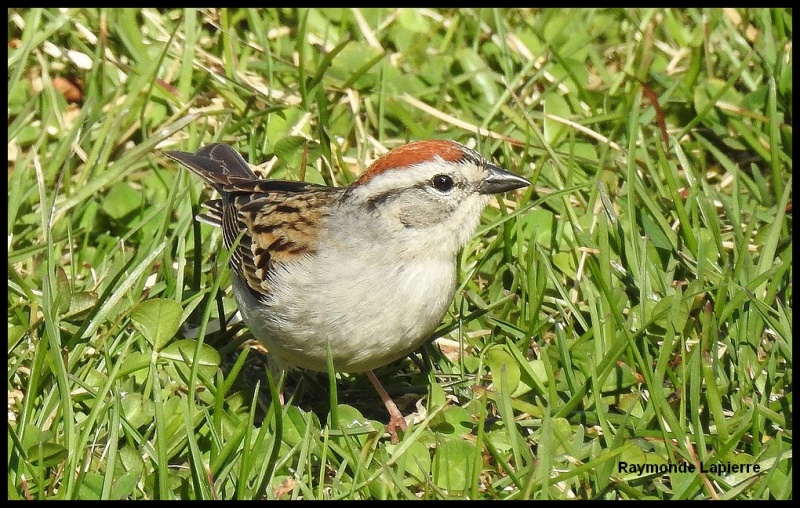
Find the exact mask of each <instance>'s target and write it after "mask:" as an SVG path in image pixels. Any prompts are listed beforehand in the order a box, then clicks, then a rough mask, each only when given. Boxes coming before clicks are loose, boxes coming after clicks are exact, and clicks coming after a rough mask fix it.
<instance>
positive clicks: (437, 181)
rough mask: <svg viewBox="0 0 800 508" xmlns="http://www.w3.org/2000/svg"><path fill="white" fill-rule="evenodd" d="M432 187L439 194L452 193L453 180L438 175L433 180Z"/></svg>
mask: <svg viewBox="0 0 800 508" xmlns="http://www.w3.org/2000/svg"><path fill="white" fill-rule="evenodd" d="M431 185H433V188H434V189H436V190H438V191H439V192H450V191H451V190H453V185H454V184H453V179H452V178H450V177H449V176H447V175H436V176H434V177H433V178H431Z"/></svg>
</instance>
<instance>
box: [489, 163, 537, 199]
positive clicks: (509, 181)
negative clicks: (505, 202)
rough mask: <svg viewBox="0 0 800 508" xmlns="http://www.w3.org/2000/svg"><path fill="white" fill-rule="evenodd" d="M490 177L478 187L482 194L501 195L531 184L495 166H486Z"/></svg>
mask: <svg viewBox="0 0 800 508" xmlns="http://www.w3.org/2000/svg"><path fill="white" fill-rule="evenodd" d="M486 172H487V173H488V175H487V176H486V178H484V179H483V181H482V182H481V183H480V184H479V185H478V192H479V193H481V194H499V193H501V192H506V191H510V190H514V189H521V188H523V187H527V186H528V185H530V184H531V182H529V181H528V180H526V179H524V178H522V177H521V176H517V175H515V174H514V173H509V172H508V171H506V170H505V169H501V168H498V167H497V166H495V165H494V164H487V165H486Z"/></svg>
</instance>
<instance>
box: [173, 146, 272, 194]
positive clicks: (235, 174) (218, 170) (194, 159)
mask: <svg viewBox="0 0 800 508" xmlns="http://www.w3.org/2000/svg"><path fill="white" fill-rule="evenodd" d="M164 155H166V156H167V157H169V158H170V159H174V160H176V161H178V162H180V163H181V164H183V165H184V166H186V167H187V168H189V169H191V170H192V171H194V172H195V173H196V174H197V175H199V176H200V177H201V178H202V179H203V180H205V181H207V182H208V183H210V184H211V185H213V186H214V187H216V188H217V190H222V188H223V187H225V186H229V185H235V184H237V183H240V182H242V181H252V180H257V179H258V177H257V176H256V174H255V173H253V170H252V169H250V166H248V165H247V161H245V160H244V159H243V158H242V156H241V155H239V152H237V151H236V150H234V149H233V148H232V147H230V146H228V145H223V144H221V143H212V144H210V145H206V146H204V147H203V148H201V149H200V150H198V151H197V152H195V153H188V152H180V151H177V150H170V151H166V152H164Z"/></svg>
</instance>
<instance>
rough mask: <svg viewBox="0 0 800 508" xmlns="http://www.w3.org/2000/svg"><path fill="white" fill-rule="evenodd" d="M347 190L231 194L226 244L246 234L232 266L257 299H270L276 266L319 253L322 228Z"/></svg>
mask: <svg viewBox="0 0 800 508" xmlns="http://www.w3.org/2000/svg"><path fill="white" fill-rule="evenodd" d="M259 183H287V184H288V183H295V182H279V181H274V182H271V181H261V182H259ZM343 192H344V189H339V188H333V187H323V186H318V185H307V186H306V188H305V191H304V192H300V193H292V192H285V191H284V192H280V191H273V192H266V193H253V194H244V193H236V194H232V195H226V199H225V200H224V201H225V203H224V205H223V221H222V227H223V238H224V240H225V245H226V246H227V247H228V248H230V247H231V246H232V245H233V244H234V243H235V241H236V238H237V237H238V236H239V234H240V233H241V232H242V231H245V233H244V234H243V235H242V239H241V240H240V241H239V245H238V246H237V248H236V249H235V251H234V253H233V255H232V257H231V266H232V268H233V269H234V271H235V272H236V273H237V275H239V277H240V278H241V280H243V281H244V282H246V283H247V285H248V287H249V288H250V289H251V290H252V291H253V292H254V293H255V295H256V296H261V297H266V296H268V295H269V293H270V287H269V272H270V271H271V270H272V269H273V267H274V266H275V265H276V264H279V263H284V262H288V261H291V260H293V259H297V258H299V257H300V256H303V255H306V254H312V253H314V252H316V250H317V235H316V232H317V230H318V227H319V225H320V223H321V221H322V219H323V218H324V217H325V216H327V215H329V214H330V213H331V211H332V208H333V206H334V202H335V201H336V198H337V195H338V194H341V193H343Z"/></svg>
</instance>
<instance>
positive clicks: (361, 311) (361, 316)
mask: <svg viewBox="0 0 800 508" xmlns="http://www.w3.org/2000/svg"><path fill="white" fill-rule="evenodd" d="M362 257H363V256H362ZM334 259H335V260H334ZM341 260H342V256H341V253H339V254H337V255H334V256H331V257H330V259H329V258H328V257H326V256H325V255H324V254H322V253H320V254H319V255H317V256H314V257H306V258H303V259H301V260H299V261H298V262H297V263H296V264H295V266H293V267H289V268H291V269H290V270H289V269H284V270H280V269H279V270H277V271H276V272H275V273H274V275H275V277H274V279H273V284H272V287H273V289H274V291H273V294H272V298H271V299H270V301H269V304H268V305H264V304H263V303H259V302H257V301H256V300H255V299H254V298H253V297H252V295H251V294H250V293H249V292H248V291H247V290H246V289H244V286H243V284H242V283H241V282H240V281H238V279H237V278H236V277H235V276H234V294H235V296H236V300H237V303H238V304H239V309H240V310H241V312H242V317H243V319H244V321H245V323H246V324H247V325H248V327H249V328H250V330H251V331H252V332H253V335H255V337H256V338H257V339H259V341H261V342H262V343H264V345H265V346H266V347H267V349H268V350H269V351H270V353H272V354H275V355H277V356H278V357H279V358H280V359H281V360H282V361H284V362H286V363H287V364H290V365H294V366H298V367H303V368H307V369H312V370H318V371H326V370H327V354H328V352H327V351H328V349H330V352H331V354H332V356H333V361H334V367H335V368H336V370H339V371H343V372H362V371H365V370H371V369H374V368H377V367H380V366H383V365H385V364H387V363H389V362H392V361H394V360H396V359H398V358H401V357H403V356H405V355H406V354H408V353H410V352H411V351H413V350H415V349H417V348H418V347H419V346H420V345H422V343H423V342H424V341H425V340H426V339H427V338H428V337H429V336H430V334H431V333H433V331H434V330H435V329H436V327H437V325H438V324H439V323H440V322H441V320H442V317H443V316H444V314H445V312H446V311H447V308H448V307H449V306H450V303H451V301H452V299H453V292H454V290H455V260H454V259H422V260H414V261H408V262H405V263H402V264H398V263H397V262H395V263H393V264H395V265H396V266H395V269H394V270H390V269H389V268H388V267H387V264H386V259H382V258H381V259H374V260H370V263H361V264H358V265H356V266H358V267H359V269H358V270H353V269H352V264H353V262H352V261H350V262H349V263H342V262H341ZM368 264H371V266H368ZM348 265H351V266H348Z"/></svg>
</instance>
